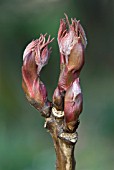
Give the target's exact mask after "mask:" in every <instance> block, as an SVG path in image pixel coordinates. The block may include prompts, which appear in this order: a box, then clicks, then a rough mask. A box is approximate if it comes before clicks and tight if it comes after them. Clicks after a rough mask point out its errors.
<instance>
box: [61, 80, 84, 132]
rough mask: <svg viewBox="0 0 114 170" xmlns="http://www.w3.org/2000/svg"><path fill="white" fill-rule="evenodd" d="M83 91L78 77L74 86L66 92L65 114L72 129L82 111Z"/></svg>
mask: <svg viewBox="0 0 114 170" xmlns="http://www.w3.org/2000/svg"><path fill="white" fill-rule="evenodd" d="M82 101H83V98H82V93H81V88H80V84H79V78H77V79H76V80H75V81H74V82H73V84H72V86H70V87H69V88H68V90H67V91H66V94H65V101H64V115H65V123H66V126H67V128H68V129H69V130H70V131H74V130H75V128H76V123H77V122H78V118H79V115H80V113H81V112H82Z"/></svg>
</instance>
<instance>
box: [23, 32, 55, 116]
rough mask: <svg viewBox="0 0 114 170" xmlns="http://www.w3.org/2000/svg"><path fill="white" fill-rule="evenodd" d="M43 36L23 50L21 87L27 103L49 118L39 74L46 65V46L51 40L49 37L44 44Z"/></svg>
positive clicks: (49, 104)
mask: <svg viewBox="0 0 114 170" xmlns="http://www.w3.org/2000/svg"><path fill="white" fill-rule="evenodd" d="M45 36H46V35H44V36H43V35H41V36H40V38H39V39H37V40H35V41H32V42H31V43H30V44H29V45H28V46H27V47H26V49H25V51H24V54H23V66H22V77H23V82H22V87H23V90H24V92H25V94H26V96H27V99H28V100H29V102H30V103H31V104H32V105H33V106H34V107H35V108H36V109H38V110H39V111H40V112H42V114H43V116H46V117H47V116H49V114H50V111H51V102H49V101H48V99H47V91H46V87H45V85H44V84H43V83H42V82H41V81H40V79H39V74H40V71H41V69H42V67H43V66H44V65H45V64H47V62H48V59H49V54H50V49H49V50H48V47H47V45H48V44H49V43H50V42H51V41H52V40H53V39H52V40H50V36H49V38H48V40H47V42H45Z"/></svg>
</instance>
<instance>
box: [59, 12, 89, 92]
mask: <svg viewBox="0 0 114 170" xmlns="http://www.w3.org/2000/svg"><path fill="white" fill-rule="evenodd" d="M65 16H66V20H64V19H62V20H61V21H60V28H59V31H58V44H59V50H60V65H61V73H60V77H59V82H58V87H59V89H60V90H65V91H66V90H67V89H68V87H70V86H71V84H72V82H74V80H75V79H76V78H78V76H79V74H80V71H81V69H82V67H83V65H84V48H85V47H86V44H87V41H86V36H85V33H84V30H83V28H82V26H81V25H80V23H79V21H77V20H76V19H74V20H73V19H71V22H72V24H70V23H69V20H68V17H67V15H66V14H65Z"/></svg>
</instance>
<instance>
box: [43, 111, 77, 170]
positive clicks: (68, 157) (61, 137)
mask: <svg viewBox="0 0 114 170" xmlns="http://www.w3.org/2000/svg"><path fill="white" fill-rule="evenodd" d="M62 127H63V118H60V117H59V118H57V117H55V116H54V114H52V115H51V116H50V117H49V118H46V123H45V128H47V129H48V130H49V132H50V134H51V136H52V139H53V142H54V148H55V152H56V170H75V164H76V162H75V158H74V148H75V143H76V141H77V134H76V133H73V134H72V133H66V132H64V131H63V128H62Z"/></svg>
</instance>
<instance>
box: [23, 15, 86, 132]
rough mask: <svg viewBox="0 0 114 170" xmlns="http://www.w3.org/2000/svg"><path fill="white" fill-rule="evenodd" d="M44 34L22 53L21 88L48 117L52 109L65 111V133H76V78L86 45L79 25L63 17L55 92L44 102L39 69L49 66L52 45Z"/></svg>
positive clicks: (79, 94) (78, 89)
mask: <svg viewBox="0 0 114 170" xmlns="http://www.w3.org/2000/svg"><path fill="white" fill-rule="evenodd" d="M45 39H46V34H45V35H42V34H41V35H40V38H39V39H37V40H33V41H32V42H31V43H30V44H29V45H28V46H27V47H26V49H25V51H24V54H23V66H22V78H23V82H22V87H23V90H24V92H25V94H26V97H27V99H28V100H29V102H30V103H31V104H32V105H33V106H34V107H35V108H36V109H37V110H38V111H40V112H41V113H42V115H43V116H45V117H49V116H50V114H51V110H52V106H54V107H55V108H56V110H57V111H64V125H65V128H64V129H65V130H67V131H70V132H73V131H75V130H76V127H77V124H78V118H79V115H80V113H81V111H82V102H83V97H82V92H81V87H80V81H79V75H80V71H81V69H82V67H83V65H84V49H85V47H86V44H87V41H86V36H85V33H84V30H83V28H82V26H81V24H80V22H79V21H77V20H76V19H71V24H70V22H69V20H68V17H67V15H66V14H65V19H61V20H60V27H59V31H58V45H59V51H60V76H59V80H58V85H57V88H56V89H55V91H54V94H53V103H51V102H50V101H49V100H48V98H47V91H46V87H45V85H44V84H43V82H42V81H41V80H40V72H41V69H42V67H44V66H45V65H46V64H47V63H48V59H49V56H50V53H51V48H50V49H48V45H49V44H50V43H51V42H52V41H53V39H50V36H49V37H48V40H47V41H46V40H45Z"/></svg>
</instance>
